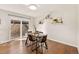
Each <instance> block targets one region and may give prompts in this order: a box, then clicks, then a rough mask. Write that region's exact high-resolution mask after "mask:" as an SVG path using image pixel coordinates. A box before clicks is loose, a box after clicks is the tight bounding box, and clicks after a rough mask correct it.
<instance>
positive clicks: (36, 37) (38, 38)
mask: <svg viewBox="0 0 79 59" xmlns="http://www.w3.org/2000/svg"><path fill="white" fill-rule="evenodd" d="M31 35H32V36H33V38H34V40H35V41H36V43H35V44H36V48H35V49H33V50H32V51H36V54H38V49H39V48H40V45H39V42H40V41H41V40H42V37H43V36H44V34H43V33H32V34H31Z"/></svg>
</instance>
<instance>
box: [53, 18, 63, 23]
mask: <svg viewBox="0 0 79 59" xmlns="http://www.w3.org/2000/svg"><path fill="white" fill-rule="evenodd" d="M52 23H63V21H62V18H61V17H58V18H55V19H53V20H52Z"/></svg>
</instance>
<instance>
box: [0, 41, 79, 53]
mask: <svg viewBox="0 0 79 59" xmlns="http://www.w3.org/2000/svg"><path fill="white" fill-rule="evenodd" d="M47 44H48V50H45V49H44V54H77V53H78V51H77V48H76V47H72V46H68V45H65V44H61V43H58V42H55V41H51V40H48V41H47ZM32 48H33V47H26V46H25V40H22V41H20V40H16V41H11V42H7V43H4V44H0V54H35V52H32V51H31V49H32Z"/></svg>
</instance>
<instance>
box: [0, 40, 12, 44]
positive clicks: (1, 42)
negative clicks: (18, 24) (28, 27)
mask: <svg viewBox="0 0 79 59" xmlns="http://www.w3.org/2000/svg"><path fill="white" fill-rule="evenodd" d="M10 41H13V40H7V41H0V44H3V43H7V42H10Z"/></svg>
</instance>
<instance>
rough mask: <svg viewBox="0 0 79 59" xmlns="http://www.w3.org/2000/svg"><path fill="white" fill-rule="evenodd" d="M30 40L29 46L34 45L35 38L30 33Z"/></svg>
mask: <svg viewBox="0 0 79 59" xmlns="http://www.w3.org/2000/svg"><path fill="white" fill-rule="evenodd" d="M28 40H29V41H30V43H29V45H28V46H27V47H29V46H32V45H34V44H35V43H36V40H35V38H34V37H33V36H32V35H30V34H29V35H28Z"/></svg>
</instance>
